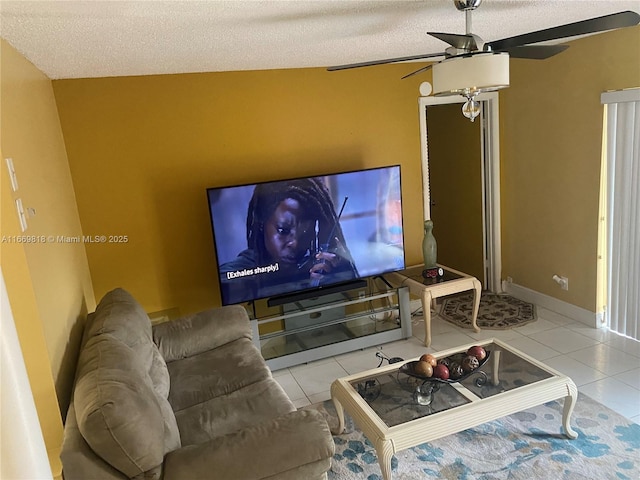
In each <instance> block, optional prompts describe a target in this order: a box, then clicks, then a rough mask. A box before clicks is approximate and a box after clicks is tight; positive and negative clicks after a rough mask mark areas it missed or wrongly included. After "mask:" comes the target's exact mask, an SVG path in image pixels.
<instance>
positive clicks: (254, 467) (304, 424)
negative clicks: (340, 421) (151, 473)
mask: <svg viewBox="0 0 640 480" xmlns="http://www.w3.org/2000/svg"><path fill="white" fill-rule="evenodd" d="M334 451H335V444H334V443H333V438H332V436H331V432H330V430H329V426H328V425H327V422H326V420H325V419H324V417H323V416H322V415H321V414H320V413H319V412H317V411H315V410H297V411H295V412H291V413H288V414H286V415H281V416H280V417H277V418H275V419H273V420H270V421H267V422H265V423H261V424H259V425H253V426H251V427H248V428H245V429H243V430H240V431H238V432H233V433H230V434H227V435H223V436H221V437H216V438H213V439H211V440H210V441H208V442H206V443H202V444H198V445H189V446H186V447H182V448H180V449H178V450H174V451H173V452H170V453H168V454H167V455H166V456H165V461H164V480H177V479H185V478H213V477H215V478H217V479H221V480H227V479H228V480H236V479H239V478H242V479H246V480H249V479H260V478H267V477H269V478H270V477H271V476H275V475H278V474H282V475H283V476H284V477H287V478H303V477H301V476H299V475H296V472H297V471H298V470H300V469H301V468H304V467H306V470H305V472H304V473H305V476H304V477H305V478H310V477H315V476H318V477H319V476H320V475H322V474H323V473H324V472H326V471H327V470H329V468H330V466H331V458H332V456H333V453H334ZM309 474H311V475H309Z"/></svg>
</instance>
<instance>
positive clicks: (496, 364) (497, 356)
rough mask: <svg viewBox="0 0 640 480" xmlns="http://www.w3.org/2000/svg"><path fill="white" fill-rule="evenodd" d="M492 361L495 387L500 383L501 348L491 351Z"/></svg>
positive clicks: (492, 378)
mask: <svg viewBox="0 0 640 480" xmlns="http://www.w3.org/2000/svg"><path fill="white" fill-rule="evenodd" d="M491 361H492V362H493V364H492V365H491V369H492V371H491V384H492V385H493V386H494V387H495V386H497V385H498V384H499V383H500V378H499V375H498V369H499V368H500V350H494V351H493V352H491Z"/></svg>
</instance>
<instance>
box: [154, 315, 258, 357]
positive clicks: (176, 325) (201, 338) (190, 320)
mask: <svg viewBox="0 0 640 480" xmlns="http://www.w3.org/2000/svg"><path fill="white" fill-rule="evenodd" d="M243 337H244V338H248V339H251V324H250V323H249V315H248V314H247V311H246V310H245V309H244V308H243V307H242V306H240V305H229V306H226V307H219V308H213V309H211V310H205V311H203V312H199V313H195V314H193V315H187V316H185V317H182V318H179V319H177V320H173V321H169V322H165V323H160V324H158V325H154V326H153V341H154V342H155V343H156V345H157V346H158V349H159V350H160V354H161V355H162V357H163V358H164V359H165V361H167V362H172V361H174V360H180V359H182V358H187V357H191V356H193V355H197V354H199V353H203V352H206V351H208V350H212V349H214V348H217V347H219V346H221V345H224V344H226V343H229V342H232V341H234V340H237V339H239V338H243Z"/></svg>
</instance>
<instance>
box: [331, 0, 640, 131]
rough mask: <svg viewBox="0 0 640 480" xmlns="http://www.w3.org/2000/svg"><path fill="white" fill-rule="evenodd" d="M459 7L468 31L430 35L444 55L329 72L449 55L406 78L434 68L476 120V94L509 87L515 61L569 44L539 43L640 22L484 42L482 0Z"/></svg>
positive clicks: (621, 15) (592, 23) (617, 16)
mask: <svg viewBox="0 0 640 480" xmlns="http://www.w3.org/2000/svg"><path fill="white" fill-rule="evenodd" d="M453 3H454V4H455V6H456V8H457V9H458V10H459V11H463V12H465V20H466V22H465V23H466V28H465V33H464V34H457V33H440V32H427V33H428V34H429V35H431V36H433V37H435V38H438V39H440V40H442V41H444V42H446V43H448V44H449V45H450V47H448V48H446V49H445V50H444V52H439V53H427V54H421V55H411V56H406V57H397V58H387V59H383V60H373V61H369V62H361V63H351V64H348V65H338V66H333V67H329V68H327V70H328V71H336V70H346V69H351V68H359V67H368V66H373V65H384V64H387V63H398V62H407V61H411V60H422V59H426V58H437V57H444V60H441V61H439V62H437V63H434V64H432V65H428V66H426V67H422V68H420V69H418V70H416V71H414V72H411V73H409V74H407V75H405V76H404V77H402V78H403V79H404V78H407V77H410V76H412V75H415V74H417V73H421V72H424V71H425V70H428V69H430V68H433V94H434V95H436V96H444V95H462V96H464V97H466V98H467V102H466V103H465V104H464V105H463V107H462V113H463V114H464V116H465V117H467V118H469V119H470V120H471V121H473V120H474V119H475V118H476V116H477V115H478V114H479V112H480V105H479V103H478V102H477V101H475V100H474V98H475V96H476V95H478V94H479V93H482V92H488V91H495V90H499V89H501V88H505V87H508V86H509V57H513V58H525V59H533V60H544V59H546V58H549V57H552V56H554V55H557V54H558V53H561V52H563V51H564V50H566V49H567V48H569V46H568V45H538V44H540V43H542V42H549V41H553V40H560V39H563V38H569V37H575V36H578V35H586V34H589V33H598V32H604V31H606V30H614V29H618V28H624V27H630V26H633V25H637V24H638V23H640V15H638V14H637V13H636V12H632V11H624V12H618V13H614V14H611V15H605V16H602V17H595V18H591V19H587V20H582V21H579V22H574V23H568V24H565V25H560V26H557V27H552V28H547V29H544V30H537V31H535V32H530V33H525V34H522V35H516V36H514V37H508V38H503V39H500V40H494V41H491V42H484V41H483V40H482V39H481V38H480V37H479V36H478V35H475V34H474V33H472V32H471V13H472V12H473V10H475V9H476V8H478V7H479V6H480V4H481V3H482V0H453Z"/></svg>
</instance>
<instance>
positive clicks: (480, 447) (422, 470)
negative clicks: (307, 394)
mask: <svg viewBox="0 0 640 480" xmlns="http://www.w3.org/2000/svg"><path fill="white" fill-rule="evenodd" d="M306 408H314V409H317V410H319V411H320V412H321V413H322V414H323V415H325V417H326V418H327V421H328V422H329V425H330V426H331V428H334V427H336V426H337V424H338V420H337V417H336V413H335V408H334V406H333V403H332V402H331V401H330V400H328V401H326V402H323V403H319V404H316V405H311V406H309V407H306ZM345 423H346V430H345V433H343V434H341V435H336V436H334V437H333V439H334V441H335V444H336V453H335V455H334V457H333V462H332V466H331V470H330V471H329V473H328V477H329V480H356V479H357V480H362V479H365V480H382V474H381V472H380V466H379V464H378V457H377V456H376V451H375V449H374V448H373V445H372V444H371V443H370V442H369V440H367V438H366V437H365V436H364V435H363V434H362V432H360V431H359V430H358V429H357V427H356V426H355V425H354V422H353V420H352V419H351V417H349V416H348V415H345ZM561 425H562V402H557V401H553V402H549V403H547V404H545V405H541V406H538V407H534V408H531V409H529V410H525V411H524V412H520V413H516V414H513V415H510V416H508V417H504V418H502V419H499V420H495V421H493V422H488V423H485V424H483V425H480V426H478V427H475V428H471V429H468V430H465V431H463V432H460V433H457V434H455V435H449V436H447V437H444V438H441V439H439V440H436V441H434V442H430V443H425V444H422V445H418V446H417V447H413V448H410V449H408V450H403V451H401V452H398V453H397V454H396V455H394V457H393V458H392V461H391V468H392V474H393V480H418V479H429V478H441V479H452V480H458V479H465V480H489V479H491V480H500V479H505V480H506V479H509V480H511V479H522V480H532V479H545V480H546V479H551V478H552V479H554V480H556V479H564V480H578V479H581V480H586V479H596V478H597V479H619V480H620V479H638V478H640V425H638V424H636V423H633V422H632V421H631V420H629V419H627V418H625V417H623V416H621V415H619V414H617V413H615V412H614V411H612V410H610V409H608V408H607V407H605V406H604V405H601V404H600V403H598V402H596V401H594V400H592V399H591V398H589V397H587V396H586V395H582V394H578V402H577V404H576V407H575V409H574V411H573V415H572V416H571V425H572V427H573V429H574V430H575V431H576V432H578V438H576V439H575V440H569V439H568V438H567V437H565V436H564V435H563V434H562V433H561Z"/></svg>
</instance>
